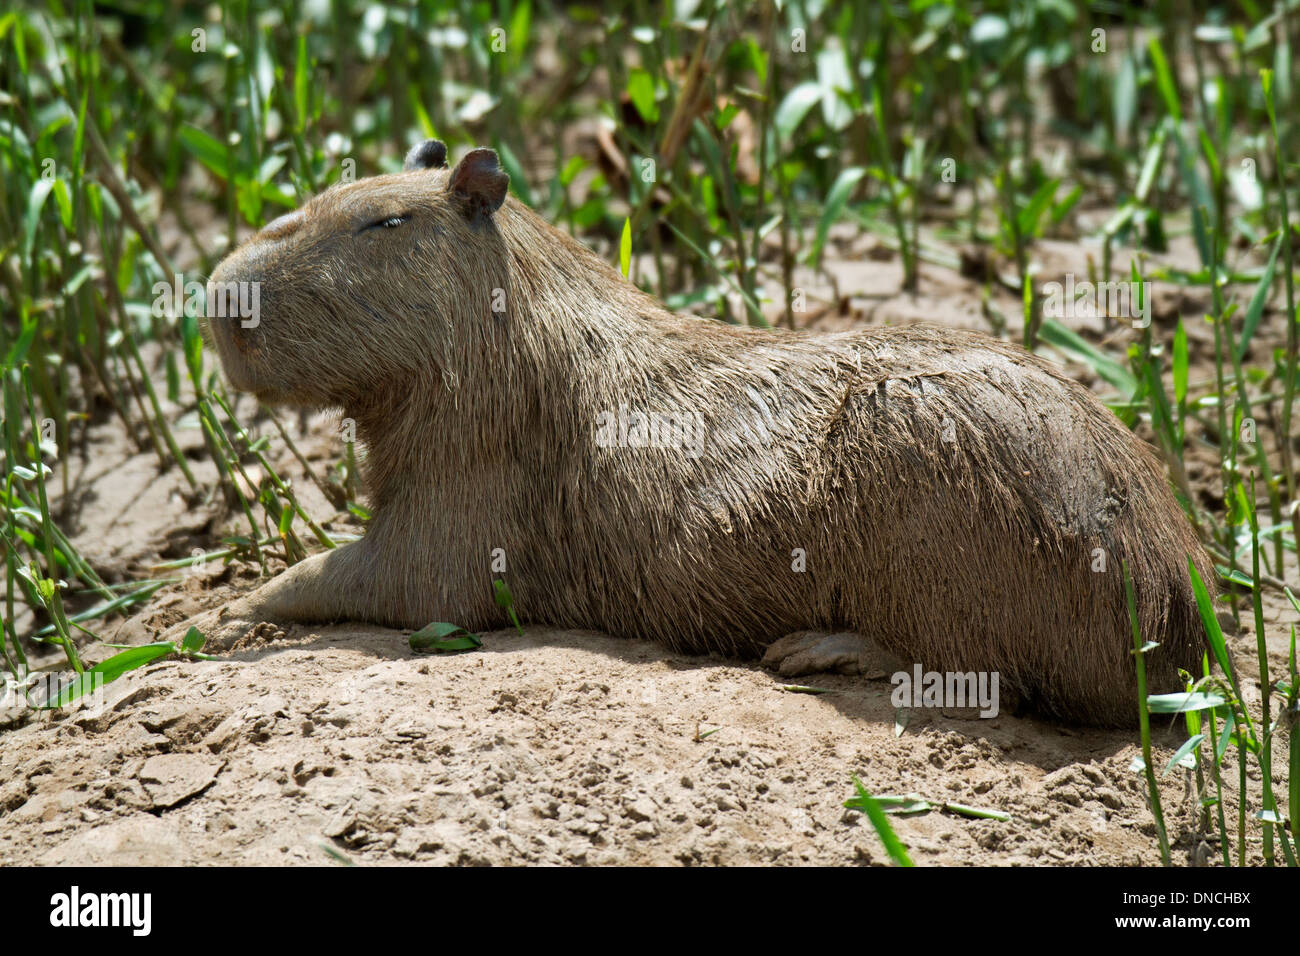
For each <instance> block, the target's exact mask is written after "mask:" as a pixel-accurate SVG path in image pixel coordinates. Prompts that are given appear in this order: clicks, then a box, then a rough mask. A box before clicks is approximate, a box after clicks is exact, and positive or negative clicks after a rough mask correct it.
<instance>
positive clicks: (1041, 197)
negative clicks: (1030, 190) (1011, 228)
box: [1016, 179, 1061, 238]
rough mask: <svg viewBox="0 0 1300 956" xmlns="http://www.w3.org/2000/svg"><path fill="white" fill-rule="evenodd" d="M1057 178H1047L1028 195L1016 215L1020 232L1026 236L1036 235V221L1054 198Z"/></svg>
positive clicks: (1058, 185)
mask: <svg viewBox="0 0 1300 956" xmlns="http://www.w3.org/2000/svg"><path fill="white" fill-rule="evenodd" d="M1060 185H1061V181H1060V180H1059V179H1049V180H1048V181H1047V182H1045V183H1043V184H1042V185H1041V186H1039V187H1038V188H1037V189H1036V190H1034V194H1033V195H1032V196H1030V197H1029V202H1027V203H1026V204H1025V206H1024V208H1023V209H1021V210H1020V212H1019V213H1018V214H1017V216H1016V222H1017V225H1018V226H1019V227H1020V234H1021V235H1022V236H1025V237H1026V238H1030V237H1033V236H1036V235H1038V221H1039V220H1040V219H1042V217H1043V212H1044V211H1045V210H1046V209H1047V207H1048V206H1050V205H1051V204H1052V200H1053V199H1055V198H1056V190H1057V189H1058V188H1060Z"/></svg>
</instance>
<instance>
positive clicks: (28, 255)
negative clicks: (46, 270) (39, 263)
mask: <svg viewBox="0 0 1300 956" xmlns="http://www.w3.org/2000/svg"><path fill="white" fill-rule="evenodd" d="M53 188H54V180H53V179H45V178H41V179H38V180H36V182H34V183H32V190H31V192H30V193H29V194H28V196H27V219H26V222H25V224H24V225H25V229H24V232H23V258H24V259H26V260H27V261H28V262H31V260H32V249H33V248H34V247H35V245H36V229H37V227H38V226H39V225H40V224H41V208H42V207H43V206H44V205H45V200H46V199H48V198H49V197H50V190H52V189H53Z"/></svg>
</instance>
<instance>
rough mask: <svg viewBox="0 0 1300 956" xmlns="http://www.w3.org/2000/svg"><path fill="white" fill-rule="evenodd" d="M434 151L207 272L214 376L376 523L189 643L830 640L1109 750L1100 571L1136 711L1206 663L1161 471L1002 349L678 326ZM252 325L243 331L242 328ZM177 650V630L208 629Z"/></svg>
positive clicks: (475, 170) (1056, 378)
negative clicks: (994, 692) (301, 439)
mask: <svg viewBox="0 0 1300 956" xmlns="http://www.w3.org/2000/svg"><path fill="white" fill-rule="evenodd" d="M508 184H509V179H508V177H507V175H506V174H505V172H503V171H502V169H501V168H500V166H499V165H498V160H497V156H496V154H495V153H494V152H492V151H491V150H487V149H475V150H473V151H472V152H470V153H468V154H467V155H466V156H465V157H464V158H463V159H462V160H461V161H460V163H459V164H458V165H457V166H456V167H455V168H454V169H448V168H447V164H446V150H445V148H444V147H443V145H442V144H441V143H438V142H436V141H432V140H430V141H427V142H425V143H422V144H420V145H418V146H416V147H415V148H414V149H412V150H411V153H410V154H409V155H408V157H407V160H406V164H405V168H404V170H403V171H402V172H400V173H396V174H392V175H383V176H376V177H373V178H370V179H364V180H361V181H358V182H354V183H350V184H345V185H336V186H334V187H332V188H330V189H328V190H326V191H325V192H324V193H322V194H321V195H319V196H317V197H315V198H314V199H312V200H311V201H309V202H308V203H307V204H306V205H305V206H303V207H302V208H301V209H300V210H298V211H296V212H293V213H290V214H288V215H285V216H282V217H280V218H279V219H277V220H275V221H274V222H272V223H271V224H270V225H268V226H266V227H265V228H264V229H262V230H261V231H260V232H259V233H257V234H256V235H255V236H253V237H252V238H250V239H249V240H248V241H247V242H245V243H244V244H243V245H241V246H240V247H239V248H238V249H237V250H235V251H234V252H233V253H231V254H230V255H229V256H228V257H227V258H226V259H225V260H224V261H223V262H222V263H221V264H220V266H219V267H218V269H217V270H216V272H215V273H214V274H213V276H212V282H213V283H229V282H256V283H260V286H259V287H258V288H259V290H260V295H259V300H258V301H259V302H260V315H259V317H258V319H259V320H258V321H257V322H256V323H253V322H240V321H235V320H222V319H218V320H214V321H213V322H212V323H211V328H210V335H211V337H212V339H213V341H214V342H215V344H216V348H217V351H218V353H219V355H220V358H221V363H222V366H223V367H224V370H225V373H226V376H227V377H228V379H229V381H230V383H231V384H232V385H233V386H234V387H235V388H238V389H242V390H246V391H250V392H252V393H254V394H255V395H257V396H258V397H259V398H260V399H262V400H263V401H267V402H278V403H285V404H289V405H295V406H305V407H335V408H341V409H342V411H343V414H344V415H345V416H346V417H348V418H351V419H353V420H354V421H355V422H356V425H357V434H358V436H359V439H360V440H361V441H362V442H363V443H364V445H365V447H366V450H367V455H366V468H367V473H366V484H367V488H368V492H369V494H370V496H371V499H372V509H373V518H372V520H371V521H370V522H369V527H368V528H367V531H366V534H365V536H364V538H362V539H361V540H360V541H357V542H354V543H352V544H348V545H345V546H343V547H339V548H336V549H334V550H331V551H328V552H325V553H323V554H320V555H316V556H314V557H312V558H310V559H308V560H305V561H302V562H300V563H299V564H296V565H294V566H293V567H291V568H290V569H289V570H288V571H286V572H285V573H283V574H281V575H279V576H278V577H276V578H273V579H272V580H271V581H269V582H268V583H267V584H265V585H264V586H262V587H261V588H260V589H258V590H257V591H255V592H253V593H252V594H251V595H250V596H248V597H246V598H243V599H241V600H239V601H236V602H234V603H232V604H230V605H229V606H227V607H225V608H221V609H220V610H219V611H214V612H210V613H209V615H208V617H207V618H206V619H200V621H201V626H204V627H206V628H207V629H208V630H209V631H210V632H212V636H213V637H214V638H216V639H218V640H227V641H228V640H230V639H232V637H234V636H238V635H242V634H243V633H244V632H245V631H247V630H248V629H249V628H252V627H254V626H255V625H258V624H259V623H261V622H271V623H274V624H277V625H279V624H287V623H290V622H296V621H305V622H327V621H332V620H343V619H350V620H356V621H367V622H374V623H376V624H382V625H388V626H392V627H401V628H416V627H422V626H423V625H425V624H428V623H429V622H431V621H449V622H454V623H456V624H459V625H462V626H464V627H466V628H468V629H471V630H485V629H493V628H498V627H503V626H508V620H507V617H506V615H505V612H504V611H503V610H502V609H501V608H500V607H499V606H498V605H497V603H496V601H495V600H494V586H493V581H494V579H496V578H504V579H505V581H506V582H507V583H508V585H509V587H510V589H511V591H512V592H513V595H514V608H515V610H516V612H517V613H518V615H519V616H520V617H521V618H522V619H523V620H524V621H525V622H533V623H536V624H544V625H552V626H557V627H568V628H590V629H598V630H601V631H606V632H608V633H610V634H614V635H624V636H628V637H641V638H648V639H652V640H656V641H660V642H662V643H664V644H666V645H668V646H670V647H672V648H675V649H677V650H680V651H683V652H689V653H699V652H721V653H724V654H729V655H738V656H739V655H746V656H753V655H757V654H761V653H762V651H763V649H764V648H766V647H768V646H769V645H771V644H772V643H773V642H774V641H776V640H777V639H778V638H781V637H782V636H783V635H786V634H788V633H790V632H792V631H799V630H813V631H819V632H820V631H824V632H826V633H831V632H836V631H841V632H842V631H854V632H857V633H858V634H861V635H864V636H865V637H867V638H870V639H874V640H875V641H877V642H878V643H879V644H881V645H883V646H884V647H885V648H886V649H887V650H888V651H890V652H892V653H893V654H895V655H897V656H899V657H900V658H902V659H903V660H904V661H906V662H907V663H908V666H909V667H910V666H911V665H912V663H913V662H915V663H919V664H921V665H923V666H924V668H925V669H926V670H927V671H940V672H970V671H977V672H979V671H984V672H997V673H998V674H999V677H1000V681H1001V686H1002V687H1003V688H1010V689H1011V690H1012V691H1013V692H1014V694H1015V695H1016V696H1017V697H1018V699H1019V700H1020V701H1021V702H1022V704H1023V705H1025V706H1027V707H1029V708H1031V709H1033V710H1034V711H1036V712H1038V713H1040V714H1043V715H1047V716H1050V717H1054V718H1057V719H1060V720H1065V721H1072V722H1078V723H1088V724H1098V725H1133V724H1135V723H1136V721H1137V706H1138V702H1137V692H1136V678H1135V673H1134V659H1133V653H1132V646H1133V645H1132V636H1131V630H1130V625H1129V618H1128V612H1127V605H1126V600H1125V592H1124V586H1123V575H1122V571H1121V561H1127V563H1128V566H1129V568H1130V570H1131V574H1132V577H1133V581H1134V585H1135V590H1136V596H1137V607H1138V616H1139V619H1140V624H1141V632H1142V636H1143V639H1144V640H1154V641H1157V642H1159V645H1160V646H1159V647H1158V648H1157V649H1155V650H1154V651H1152V652H1150V653H1149V654H1148V655H1147V656H1146V660H1147V670H1148V675H1149V683H1150V686H1151V688H1152V691H1153V692H1155V691H1172V690H1177V689H1180V688H1181V684H1180V682H1179V678H1178V674H1177V669H1178V668H1184V669H1188V670H1193V671H1194V670H1196V669H1198V668H1199V662H1200V659H1201V654H1202V649H1203V646H1204V642H1203V637H1202V631H1201V625H1200V622H1199V617H1198V614H1197V609H1196V604H1195V600H1194V595H1193V592H1192V588H1191V585H1190V581H1189V577H1188V571H1187V562H1188V558H1189V556H1190V557H1191V559H1192V560H1193V561H1194V562H1195V564H1196V565H1197V568H1198V570H1199V572H1200V573H1201V575H1202V577H1203V578H1204V579H1205V581H1206V582H1208V583H1210V586H1211V587H1213V583H1212V582H1213V581H1214V576H1213V574H1212V566H1211V564H1210V562H1209V560H1208V558H1207V555H1206V553H1205V551H1204V550H1203V549H1202V547H1201V545H1200V544H1199V542H1198V540H1197V538H1196V536H1195V534H1194V533H1193V531H1192V529H1191V527H1190V526H1189V524H1188V522H1187V520H1186V519H1185V517H1184V515H1183V514H1182V512H1181V510H1180V508H1179V505H1178V503H1177V502H1176V500H1175V498H1174V496H1173V494H1172V493H1171V491H1170V489H1169V487H1168V485H1167V483H1166V481H1165V478H1164V474H1163V470H1162V468H1161V466H1160V465H1159V463H1158V461H1157V459H1156V457H1155V455H1154V454H1153V453H1152V451H1151V449H1150V448H1149V447H1148V446H1147V445H1146V444H1144V443H1143V442H1142V441H1141V440H1139V439H1138V438H1136V437H1135V436H1134V435H1133V434H1132V433H1131V432H1130V431H1129V430H1128V429H1127V428H1126V427H1125V426H1124V425H1123V424H1122V423H1121V422H1120V421H1119V420H1117V419H1116V418H1115V416H1114V415H1112V414H1111V412H1110V411H1109V410H1108V409H1107V408H1106V407H1105V406H1104V405H1102V403H1101V402H1100V401H1098V400H1097V399H1096V398H1095V397H1094V396H1093V395H1092V394H1091V393H1090V392H1089V391H1088V390H1087V389H1085V388H1084V387H1082V386H1081V385H1079V384H1077V383H1075V382H1074V381H1071V380H1070V379H1068V378H1066V377H1065V376H1063V375H1061V374H1060V373H1059V372H1057V371H1056V370H1055V369H1054V368H1053V367H1052V366H1051V365H1049V364H1048V363H1046V362H1045V361H1042V360H1040V359H1038V358H1036V357H1035V356H1033V355H1030V354H1028V353H1027V352H1025V351H1024V350H1022V349H1021V348H1019V347H1018V346H1015V345H1011V344H1007V343H1004V342H1000V341H997V340H995V339H992V338H989V337H986V336H983V335H979V334H976V333H972V332H965V331H954V330H951V329H940V328H923V327H914V328H876V329H866V330H862V331H855V332H842V333H811V332H799V331H784V330H777V329H772V330H767V329H757V328H748V327H737V326H730V325H726V324H723V323H720V322H715V321H709V320H705V319H699V318H694V317H688V316H682V315H675V314H673V313H672V312H669V311H667V310H666V309H665V308H664V306H663V305H661V304H660V303H659V302H658V301H657V300H656V299H654V298H653V297H652V296H650V295H648V294H647V293H645V292H642V291H641V290H640V289H638V288H637V287H636V286H635V285H634V284H632V283H630V282H628V281H627V280H625V279H624V278H623V277H622V276H621V275H620V274H619V273H618V272H617V271H616V270H615V269H613V268H611V267H610V266H609V265H607V264H606V263H605V262H603V261H602V260H601V259H600V258H599V257H598V256H597V255H596V254H595V253H593V252H592V251H590V250H589V249H587V248H586V247H585V246H583V245H582V244H581V243H580V242H578V241H576V240H574V239H573V238H571V237H570V236H568V235H566V234H565V233H563V232H561V231H559V230H557V229H555V228H553V227H552V226H550V225H549V224H547V223H546V222H544V221H543V220H542V219H541V218H539V217H538V216H537V215H536V214H535V213H534V212H532V211H531V210H530V209H528V208H527V207H526V206H524V205H523V204H521V203H520V202H518V201H517V200H515V199H514V198H512V197H510V196H508V195H507V186H508ZM246 326H247V327H246ZM204 622H205V623H204Z"/></svg>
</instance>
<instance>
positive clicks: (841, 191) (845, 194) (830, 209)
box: [807, 166, 867, 268]
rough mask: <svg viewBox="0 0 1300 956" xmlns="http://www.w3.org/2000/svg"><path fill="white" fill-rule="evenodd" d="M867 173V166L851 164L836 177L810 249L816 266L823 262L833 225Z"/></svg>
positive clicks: (811, 258) (810, 257) (810, 254)
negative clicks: (822, 258)
mask: <svg viewBox="0 0 1300 956" xmlns="http://www.w3.org/2000/svg"><path fill="white" fill-rule="evenodd" d="M866 174H867V170H866V169H865V167H862V166H850V167H848V168H847V169H844V170H841V171H840V174H839V175H838V176H836V177H835V182H834V184H833V185H832V186H831V191H830V192H829V193H828V194H827V196H826V205H825V206H824V207H823V209H822V216H821V219H820V220H819V221H818V223H817V237H816V238H815V239H814V240H813V244H812V248H811V249H810V250H809V251H808V259H807V261H808V263H809V265H811V266H813V267H814V268H816V267H817V265H818V264H819V263H820V262H821V257H822V247H823V246H825V245H826V237H827V236H828V235H830V231H831V226H833V225H834V224H835V222H836V220H838V219H839V217H840V213H842V212H843V211H844V206H845V204H846V203H847V202H848V200H849V196H850V195H851V194H852V193H853V187H855V186H856V185H857V184H858V183H859V181H861V179H862V177H863V176H865V175H866Z"/></svg>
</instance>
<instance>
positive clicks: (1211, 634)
mask: <svg viewBox="0 0 1300 956" xmlns="http://www.w3.org/2000/svg"><path fill="white" fill-rule="evenodd" d="M1187 571H1188V573H1189V574H1190V575H1191V579H1192V591H1193V593H1194V594H1195V595H1196V608H1197V610H1198V611H1200V614H1201V626H1202V627H1204V628H1205V634H1206V637H1207V639H1208V641H1209V645H1210V651H1211V653H1213V654H1214V660H1215V662H1216V663H1217V664H1218V665H1219V670H1220V671H1222V672H1223V676H1224V677H1228V676H1230V675H1231V674H1232V668H1231V667H1230V666H1229V665H1228V645H1227V644H1226V643H1225V642H1224V640H1223V628H1221V627H1219V619H1218V618H1217V617H1215V615H1214V603H1213V601H1211V600H1210V592H1209V591H1208V590H1206V587H1205V582H1204V581H1202V580H1201V575H1200V573H1199V572H1198V571H1197V570H1196V565H1195V564H1194V563H1193V562H1192V558H1191V555H1188V557H1187Z"/></svg>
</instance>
